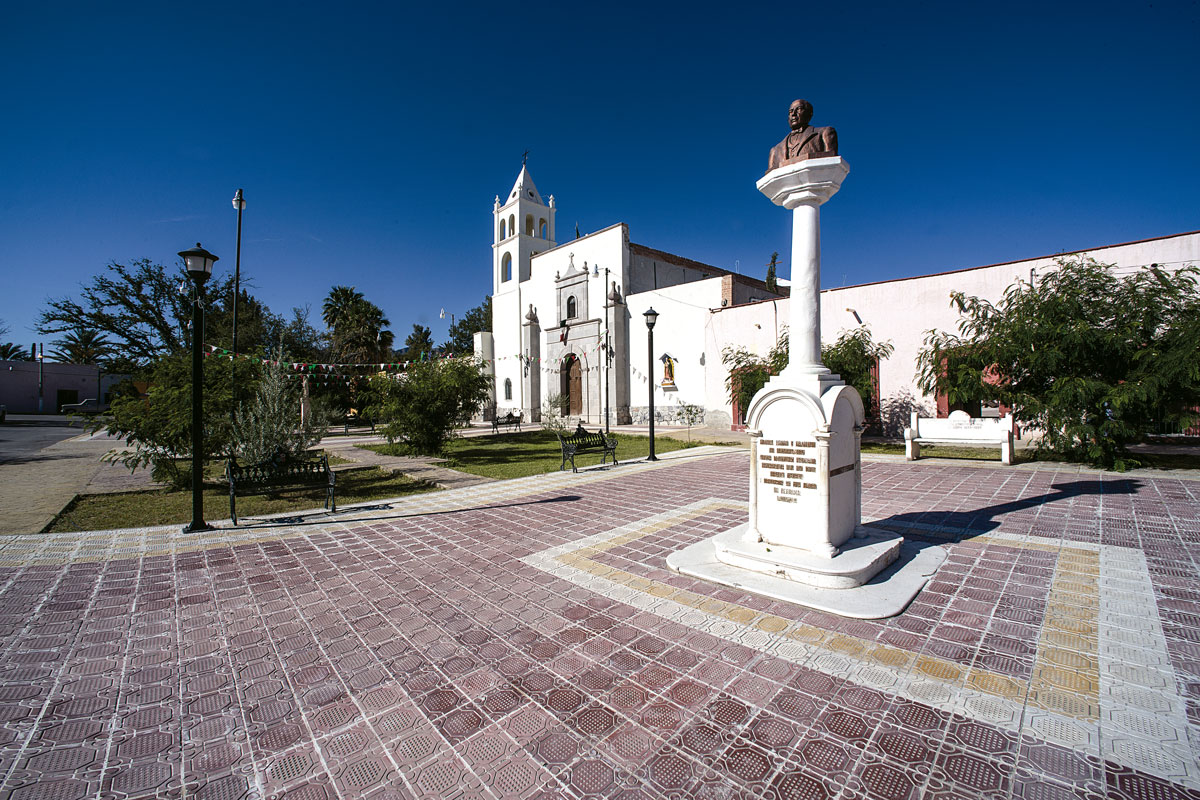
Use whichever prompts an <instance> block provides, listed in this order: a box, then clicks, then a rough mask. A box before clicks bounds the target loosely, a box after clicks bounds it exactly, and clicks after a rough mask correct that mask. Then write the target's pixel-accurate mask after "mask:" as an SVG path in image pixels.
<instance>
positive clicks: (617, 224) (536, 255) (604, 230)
mask: <svg viewBox="0 0 1200 800" xmlns="http://www.w3.org/2000/svg"><path fill="white" fill-rule="evenodd" d="M613 228H625V236H626V238H628V237H629V226H627V225H626V224H625V223H624V222H614V223H613V224H612V225H609V226H608V227H607V228H601V229H600V230H598V231H592V232H591V233H585V234H583V235H582V236H580V237H579V238H578V239H571V240H570V241H566V242H559V243H558V244H556V245H554V247H551V248H550V249H549V250H543V251H542V252H540V253H534V254H533V256H531V258H541V257H542V256H544V255H546V254H547V253H553V252H554V251H555V250H558V249H560V248H563V247H566V246H567V245H569V244H572V243H574V242H582V241H583V240H584V239H590V238H591V237H593V236H599V235H600V234H602V233H608V232H609V231H611V230H612V229H613ZM534 238H535V239H536V238H537V237H534ZM537 241H541V242H544V241H547V240H546V239H538V240H537Z"/></svg>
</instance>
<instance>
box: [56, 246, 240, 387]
mask: <svg viewBox="0 0 1200 800" xmlns="http://www.w3.org/2000/svg"><path fill="white" fill-rule="evenodd" d="M229 280H232V278H230V279H229ZM188 283H190V281H189V279H188V278H187V276H186V274H185V272H184V270H183V267H182V266H180V267H177V268H175V269H173V270H168V269H167V268H166V267H164V266H163V265H162V264H155V263H153V262H152V261H150V260H149V259H145V258H143V259H139V260H137V261H134V262H131V263H130V264H129V265H125V264H118V263H117V262H115V261H113V262H111V263H110V264H108V266H106V267H105V270H104V272H102V273H101V274H100V275H97V276H96V277H95V278H93V279H92V281H91V283H89V284H86V285H84V286H83V287H82V289H81V299H80V300H75V299H72V298H69V297H66V298H61V299H58V300H50V301H48V302H47V304H46V308H45V309H43V311H42V312H41V314H40V315H39V317H38V323H37V331H38V333H43V334H52V335H53V334H66V333H71V332H73V331H77V330H79V329H80V328H87V329H90V330H94V331H96V332H97V333H99V334H100V335H102V336H103V337H104V338H105V339H107V340H108V341H110V342H111V343H112V345H113V355H114V356H115V357H117V358H118V359H121V360H122V361H124V362H126V364H125V365H126V366H129V365H136V366H147V365H149V364H150V363H152V362H153V361H154V360H155V359H157V358H159V357H160V356H164V355H168V354H170V353H175V352H178V351H179V350H182V349H183V348H184V347H186V346H187V344H188V342H189V339H188V337H187V333H186V324H187V321H188V320H189V319H190V318H191V314H190V307H189V302H188V297H187V292H186V289H187V286H188Z"/></svg>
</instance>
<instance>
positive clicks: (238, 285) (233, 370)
mask: <svg viewBox="0 0 1200 800" xmlns="http://www.w3.org/2000/svg"><path fill="white" fill-rule="evenodd" d="M233 207H234V208H235V209H236V210H237V217H238V220H237V251H236V254H235V255H234V258H233V337H232V338H233V342H232V347H233V356H232V357H231V358H230V359H229V392H230V399H231V400H232V401H233V402H232V403H230V406H229V413H230V415H231V416H232V415H233V414H236V413H237V353H238V342H237V311H238V309H237V307H238V296H239V295H240V294H241V293H242V211H243V210H244V209H245V208H246V199H245V198H244V197H242V190H241V189H238V190H237V192H235V193H234V195H233ZM213 261H216V259H215V258H214V259H213Z"/></svg>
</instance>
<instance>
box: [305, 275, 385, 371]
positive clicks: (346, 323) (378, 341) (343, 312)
mask: <svg viewBox="0 0 1200 800" xmlns="http://www.w3.org/2000/svg"><path fill="white" fill-rule="evenodd" d="M321 317H322V319H324V321H325V325H326V326H327V327H328V328H329V339H330V341H329V345H330V356H331V358H333V359H334V360H335V361H338V362H341V363H347V364H369V363H375V362H384V361H389V360H390V356H391V352H392V344H393V341H394V337H393V334H392V332H391V331H389V330H387V326H388V325H390V324H391V322H390V321H389V320H388V318H387V317H386V316H385V315H384V313H383V310H382V309H381V308H379V306H377V305H375V304H374V303H372V302H371V301H369V300H367V299H366V298H365V297H363V294H362V292H360V291H358V290H356V289H355V288H354V287H353V286H334V287H333V288H332V289H330V290H329V295H328V296H327V297H326V298H325V302H324V303H322V305H321Z"/></svg>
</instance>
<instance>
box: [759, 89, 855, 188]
mask: <svg viewBox="0 0 1200 800" xmlns="http://www.w3.org/2000/svg"><path fill="white" fill-rule="evenodd" d="M812 115H813V107H812V103H810V102H808V101H807V100H796V101H795V102H793V103H792V105H791V108H789V109H788V124H789V125H791V127H792V132H791V133H789V134H788V135H787V136H786V137H784V140H783V141H782V142H780V143H779V144H777V145H775V146H774V147H772V148H771V155H770V158H769V159H768V161H767V172H770V171H771V170H773V169H778V168H779V167H783V166H787V165H788V164H794V163H796V162H797V161H807V160H808V159H810V158H828V157H830V156H836V155H837V154H838V143H837V131H835V130H834V129H833V128H814V127H813V126H811V125H809V124H808V123H809V122H810V121H811V120H812Z"/></svg>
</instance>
